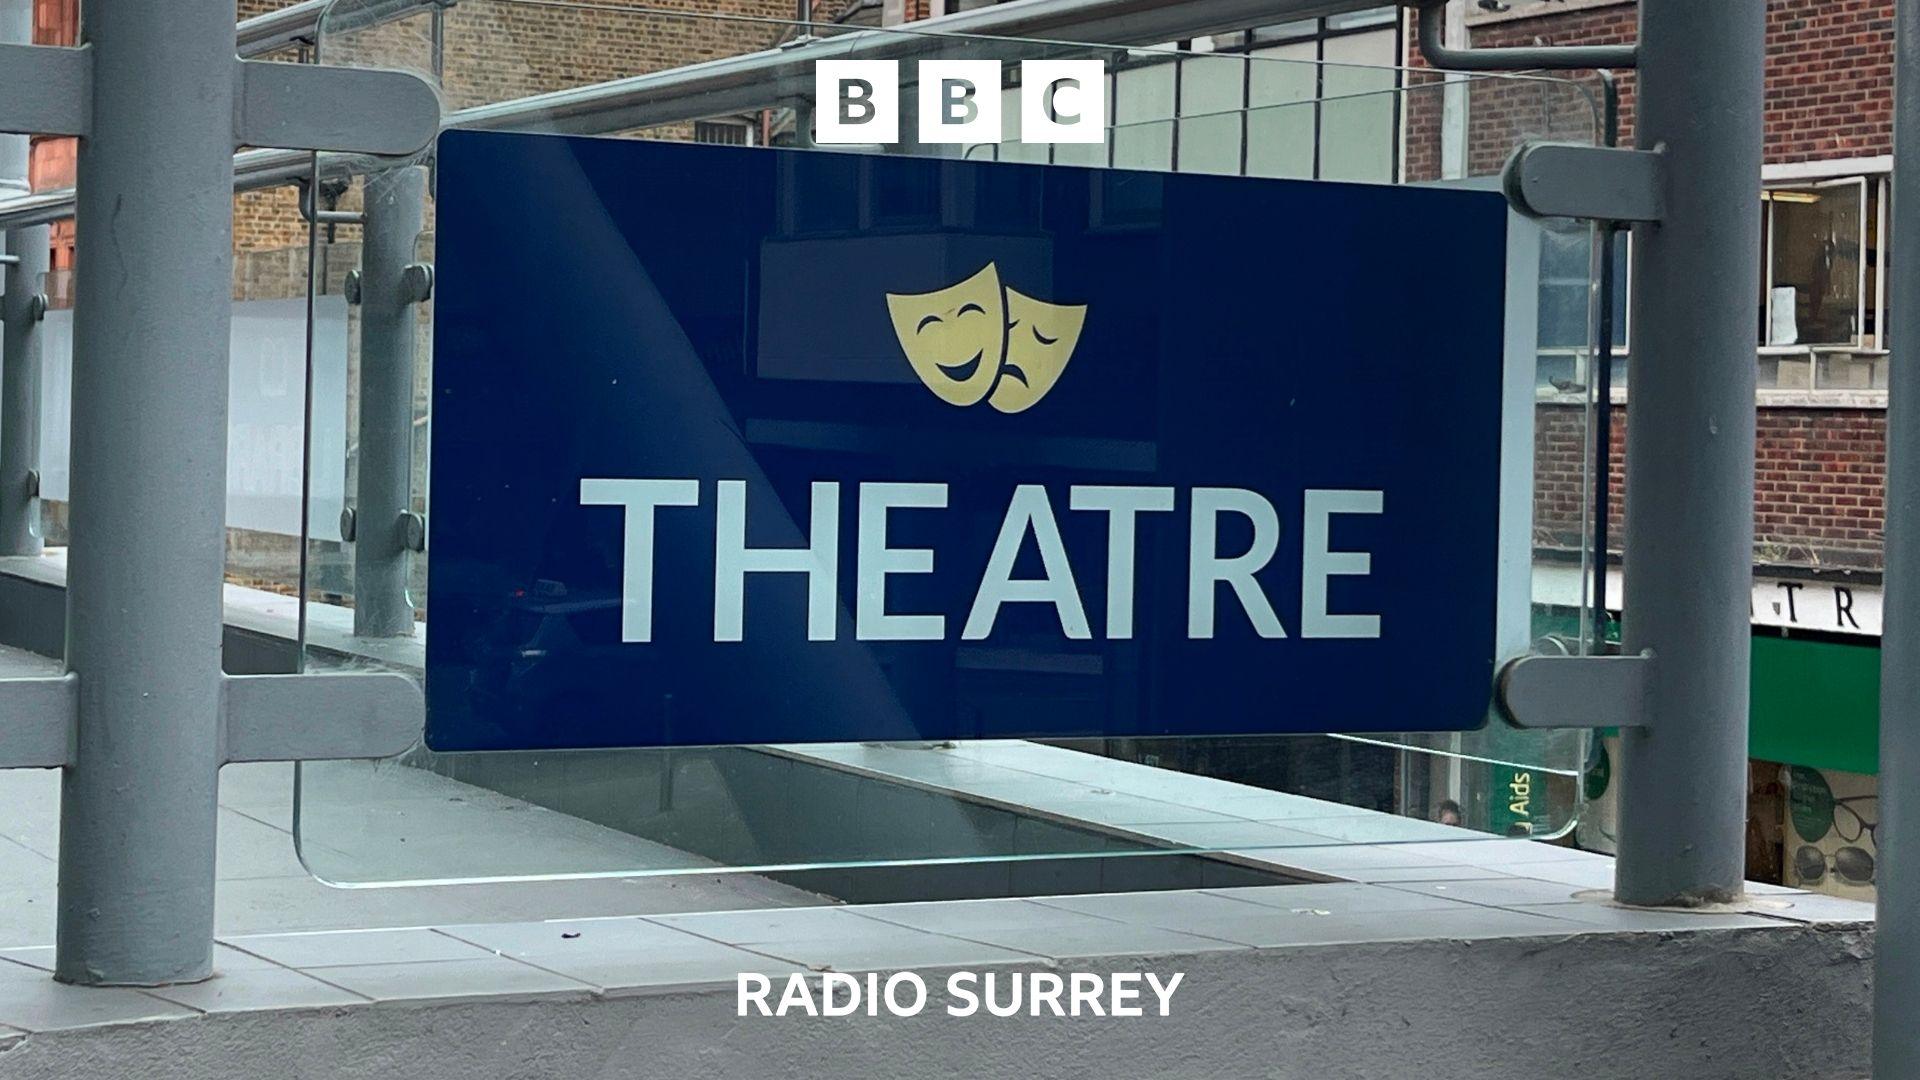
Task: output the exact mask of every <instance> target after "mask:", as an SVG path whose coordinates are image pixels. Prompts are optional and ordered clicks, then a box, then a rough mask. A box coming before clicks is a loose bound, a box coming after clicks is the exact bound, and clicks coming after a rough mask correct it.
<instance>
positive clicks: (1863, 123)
mask: <svg viewBox="0 0 1920 1080" xmlns="http://www.w3.org/2000/svg"><path fill="white" fill-rule="evenodd" d="M1893 3H1894V0H1768V3H1767V83H1766V93H1767V118H1766V131H1767V145H1766V160H1767V161H1768V162H1793V161H1817V160H1822V159H1826V158H1846V157H1869V156H1872V155H1876V154H1887V153H1891V152H1892V149H1893V127H1892V109H1893ZM1409 17H1411V16H1409ZM1636 17H1637V9H1636V6H1635V5H1633V4H1618V5H1612V6H1607V7H1598V8H1586V9H1583V10H1579V11H1572V12H1566V13H1559V14H1547V15H1541V16H1538V17H1535V18H1526V19H1515V20H1512V21H1509V22H1496V23H1486V24H1482V25H1479V26H1475V27H1473V28H1471V37H1472V40H1473V44H1474V45H1476V46H1501V45H1610V44H1620V43H1624V42H1629V41H1632V40H1634V37H1635V35H1636V31H1637V27H1636V25H1635V20H1636ZM1407 40H1408V63H1409V64H1410V65H1413V66H1416V67H1424V66H1425V62H1424V60H1423V59H1422V57H1421V56H1420V49H1419V46H1418V44H1417V43H1415V41H1414V35H1412V34H1411V33H1410V34H1409V35H1408V37H1407ZM1569 74H1570V76H1571V77H1573V78H1576V79H1579V80H1581V81H1582V83H1583V84H1586V85H1590V86H1591V85H1593V80H1592V77H1591V73H1587V72H1573V73H1569ZM1619 76H1620V89H1621V109H1620V121H1621V122H1620V141H1621V144H1622V145H1630V144H1631V143H1632V141H1633V102H1634V76H1633V73H1632V72H1630V71H1628V72H1620V73H1619ZM1417 96H1418V97H1419V98H1422V99H1429V100H1420V101H1417V102H1409V105H1410V108H1409V137H1408V144H1407V145H1408V174H1409V176H1410V177H1411V178H1415V179H1424V178H1427V177H1429V176H1433V175H1437V174H1438V156H1437V154H1438V146H1439V139H1438V134H1437V132H1438V115H1439V95H1438V94H1436V93H1429V94H1423V95H1417ZM1539 96H1540V95H1539V91H1538V90H1537V89H1533V88H1529V87H1528V86H1527V85H1526V84H1524V83H1489V84H1486V85H1484V86H1481V87H1477V88H1476V89H1475V91H1474V101H1473V104H1472V106H1471V116H1472V123H1473V127H1474V129H1475V130H1474V131H1473V133H1472V150H1471V156H1472V169H1473V172H1474V174H1475V175H1480V174H1485V173H1488V172H1491V171H1493V170H1495V169H1497V168H1499V166H1500V164H1501V162H1502V161H1503V160H1504V159H1505V157H1506V154H1507V152H1508V151H1509V150H1510V149H1511V148H1512V144H1513V140H1512V134H1513V131H1514V130H1516V118H1525V117H1526V116H1527V115H1528V114H1529V112H1530V111H1532V112H1537V111H1538V106H1537V104H1536V102H1537V99H1538V97H1539ZM1534 122H1537V121H1534ZM1416 124H1417V125H1418V126H1415V125H1416ZM1429 129H1430V130H1429Z"/></svg>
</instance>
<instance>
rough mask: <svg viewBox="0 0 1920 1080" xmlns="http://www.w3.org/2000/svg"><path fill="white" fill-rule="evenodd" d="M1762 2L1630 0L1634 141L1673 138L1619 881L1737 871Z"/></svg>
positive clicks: (1656, 252) (1643, 272) (1644, 237)
mask: <svg viewBox="0 0 1920 1080" xmlns="http://www.w3.org/2000/svg"><path fill="white" fill-rule="evenodd" d="M1765 21H1766V5H1765V4H1760V3H1736V2H1722V3H1701V2H1700V0H1641V4H1640V37H1639V41H1640V45H1639V49H1640V57H1639V60H1640V69H1639V80H1640V81H1639V115H1638V117H1637V118H1636V122H1635V140H1636V142H1637V143H1638V145H1639V147H1640V148H1641V149H1643V150H1653V149H1659V150H1661V151H1662V152H1664V153H1665V154H1666V155H1667V158H1668V164H1669V167H1668V169H1667V190H1666V217H1665V219H1664V220H1663V221H1662V222H1661V223H1660V224H1659V225H1658V226H1656V227H1653V228H1647V229H1639V230H1636V235H1635V240H1636V243H1635V245H1634V270H1635V273H1634V275H1633V281H1632V290H1633V304H1634V307H1633V311H1634V313H1635V320H1634V326H1635V334H1636V336H1635V340H1634V343H1633V355H1632V359H1631V363H1632V368H1631V371H1630V375H1629V380H1628V385H1629V386H1630V387H1631V393H1632V395H1633V403H1632V406H1631V407H1630V408H1628V410H1627V445H1628V452H1627V474H1628V475H1627V525H1626V543H1625V547H1626V570H1627V582H1626V597H1625V601H1626V612H1625V618H1626V623H1625V627H1624V631H1625V639H1626V640H1625V645H1626V651H1627V652H1629V653H1636V652H1639V651H1641V650H1643V649H1645V650H1652V651H1653V653H1654V655H1655V664H1656V666H1655V673H1654V676H1653V680H1652V685H1651V686H1650V687H1649V690H1648V697H1647V715H1648V718H1649V723H1650V726H1649V727H1647V728H1636V729H1628V730H1626V731H1625V732H1623V734H1622V736H1621V770H1620V771H1621V793H1620V858H1619V862H1618V865H1617V869H1616V872H1617V878H1616V881H1615V885H1614V893H1615V895H1616V896H1617V897H1618V898H1619V899H1620V900H1621V901H1622V902H1625V903H1630V904H1680V905H1694V904H1701V903H1709V902H1714V901H1723V900H1728V899H1731V898H1732V897H1735V896H1737V895H1739V893H1740V890H1741V883H1742V880H1743V879H1744V876H1745V875H1744V873H1743V870H1744V862H1745V850H1746V847H1745V833H1746V787H1747V698H1748V686H1747V678H1748V668H1749V665H1750V661H1749V650H1750V648H1751V645H1750V641H1749V638H1750V634H1751V631H1750V628H1749V626H1748V605H1749V603H1750V597H1751V595H1752V585H1753V443H1754V420H1755V410H1754V367H1755V361H1754V334H1753V295H1754V293H1753V290H1754V285H1753V283H1754V282H1756V281H1758V280H1760V278H1759V275H1760V234H1759V221H1760V215H1759V212H1758V210H1757V207H1758V206H1759V205H1760V156H1761V153H1760V151H1761V76H1762V63H1763V60H1764V58H1765V55H1766V50H1765Z"/></svg>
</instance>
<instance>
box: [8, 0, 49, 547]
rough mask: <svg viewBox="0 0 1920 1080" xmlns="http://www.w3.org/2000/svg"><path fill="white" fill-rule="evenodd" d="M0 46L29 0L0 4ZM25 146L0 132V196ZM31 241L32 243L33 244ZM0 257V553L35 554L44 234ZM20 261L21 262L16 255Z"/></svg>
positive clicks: (15, 238) (29, 12)
mask: <svg viewBox="0 0 1920 1080" xmlns="http://www.w3.org/2000/svg"><path fill="white" fill-rule="evenodd" d="M0 42H5V43H7V44H11V45H28V44H31V43H32V42H33V0H0ZM27 156H28V142H27V137H26V136H25V135H0V196H7V197H11V196H15V195H25V194H27V193H28V192H29V191H31V190H32V188H31V186H30V185H29V184H28V182H27ZM36 237H37V239H36ZM5 250H6V252H7V253H8V254H10V255H13V256H14V257H15V258H16V259H22V260H23V261H21V262H15V263H11V264H8V265H7V266H6V267H5V268H4V270H5V283H4V285H0V288H4V290H5V293H4V295H0V324H3V327H0V555H38V554H39V553H40V538H39V537H38V536H36V535H35V533H36V532H37V531H38V530H37V529H36V528H35V526H36V524H37V522H36V521H35V517H34V512H33V511H34V502H33V497H34V494H35V492H34V491H33V489H32V487H31V486H30V485H29V483H28V474H29V473H30V472H31V471H32V470H33V469H34V467H35V466H36V464H37V463H38V461H39V455H38V451H37V450H36V449H35V447H36V443H37V441H38V440H37V438H36V436H37V435H38V434H39V427H40V410H39V402H38V399H37V397H36V395H35V393H34V388H35V385H36V383H35V376H36V375H37V374H38V368H39V349H38V345H37V344H36V339H37V338H38V337H39V335H38V334H37V333H35V325H34V323H35V322H36V321H37V320H35V319H33V318H32V316H33V314H34V312H33V305H32V297H33V296H34V295H37V294H38V293H39V291H40V278H41V275H43V274H45V273H46V270H47V230H46V229H45V228H37V229H16V230H13V231H11V232H9V233H7V235H6V248H5ZM23 257H24V258H23Z"/></svg>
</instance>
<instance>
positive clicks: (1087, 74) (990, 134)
mask: <svg viewBox="0 0 1920 1080" xmlns="http://www.w3.org/2000/svg"><path fill="white" fill-rule="evenodd" d="M918 65H919V67H918V71H917V74H918V75H919V82H918V89H917V91H916V95H915V104H916V106H917V109H916V113H917V115H918V117H919V136H920V142H922V143H966V144H970V145H977V144H981V143H997V142H999V141H1000V140H1001V138H1002V130H1003V125H1002V123H1001V121H1002V119H1003V117H1002V116H1001V93H1000V88H1001V86H1002V85H1003V84H1002V82H1001V68H1000V61H998V60H921V61H918ZM1106 80H1107V65H1106V62H1105V61H1102V60H1022V61H1020V106H1019V107H1020V116H1019V120H1020V141H1021V142H1023V143H1099V142H1105V141H1106V137H1107V94H1106ZM813 92H814V135H813V138H814V141H815V142H816V143H823V144H827V145H836V144H838V145H847V144H862V145H874V144H891V143H897V142H899V141H900V61H898V60H821V61H819V62H818V63H817V64H815V65H814V71H813Z"/></svg>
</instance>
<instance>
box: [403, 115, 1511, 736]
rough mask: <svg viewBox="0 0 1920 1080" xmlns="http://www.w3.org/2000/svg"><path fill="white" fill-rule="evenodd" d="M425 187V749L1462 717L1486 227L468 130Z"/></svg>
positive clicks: (1343, 198) (1493, 202) (1362, 727)
mask: <svg viewBox="0 0 1920 1080" xmlns="http://www.w3.org/2000/svg"><path fill="white" fill-rule="evenodd" d="M438 177H439V180H438V183H439V191H438V200H439V201H438V236H437V252H436V259H437V264H438V266H437V270H438V273H437V282H436V287H435V294H434V318H435V326H434V350H435V353H434V364H433V375H434V380H433V468H434V477H433V485H432V492H433V496H432V507H431V515H430V521H431V523H432V537H431V548H430V550H431V552H432V560H433V561H432V584H431V589H430V592H429V603H428V625H429V627H430V632H429V636H428V641H427V695H428V717H427V741H428V743H429V745H431V746H432V747H433V748H434V749H436V750H442V751H447V750H497V749H533V748H557V747H612V746H677V745H709V744H737V743H780V742H809V741H840V740H912V739H947V738H993V737H1081V736H1112V737H1127V736H1164V735H1233V734H1261V733H1283V732H1334V731H1342V732H1360V731H1422V730H1424V731H1441V730H1462V729H1468V728H1473V727H1477V726H1479V725H1480V724H1481V723H1482V722H1483V721H1484V720H1485V718H1486V716H1487V711H1488V707H1489V701H1490V696H1491V694H1490V688H1491V685H1492V679H1493V674H1494V672H1493V666H1494V660H1495V657H1494V634H1495V630H1494V621H1495V582H1494V576H1495V561H1496V544H1497V532H1498V528H1497V526H1498V521H1497V518H1498V510H1499V506H1498V501H1499V500H1498V483H1499V476H1498V473H1499V452H1500V445H1499V440H1500V430H1501V417H1500V403H1501V385H1502V374H1501V373H1502V341H1503V334H1502V317H1503V311H1504V310H1505V297H1504V291H1505V272H1504V267H1505V248H1506V208H1505V205H1504V203H1503V202H1502V200H1501V199H1500V197H1499V196H1498V195H1494V194H1490V193H1477V192H1459V191H1436V190H1421V189H1412V188H1395V187H1373V186H1358V185H1345V184H1331V183H1298V182H1288V181H1277V180H1248V179H1239V178H1228V177H1211V176H1182V175H1160V174H1152V173H1137V172H1128V171H1120V170H1087V169H1078V168H1068V167H1048V166H1035V165H1014V164H998V163H974V162H960V161H938V160H926V159H914V158H906V157H876V156H855V155H847V154H834V153H827V152H817V151H777V150H766V149H740V148H729V147H715V146H700V145H689V144H679V143H665V142H640V141H622V140H602V139H584V138H562V137H555V136H541V135H513V134H496V133H477V132H451V133H448V134H446V135H444V136H443V137H442V138H441V141H440V158H439V169H438ZM1426 252H1446V253H1447V256H1446V258H1445V260H1444V261H1438V260H1436V259H1434V258H1431V257H1425V256H1423V255H1421V253H1426ZM583 481H584V482H585V486H584V487H583ZM645 481H656V482H657V483H651V484H649V483H643V482H645ZM648 500H653V501H654V502H655V503H657V505H653V506H652V507H651V509H646V508H643V507H642V505H641V504H643V503H646V502H647V501H648ZM888 502H891V503H892V506H891V508H888V506H887V505H886V503H888ZM1116 503H1118V504H1120V505H1125V506H1132V507H1134V508H1135V509H1133V510H1123V511H1115V510H1113V509H1112V507H1113V505H1115V504H1116ZM1315 506H1318V507H1320V509H1321V511H1322V512H1321V513H1319V514H1314V513H1312V512H1311V511H1312V509H1313V508H1314V507H1315ZM1376 511H1377V512H1376ZM1129 526H1130V528H1129ZM809 545H811V546H809ZM777 549H788V550H787V552H786V553H784V554H782V553H780V552H779V551H778V550H777ZM996 553H997V555H998V557H996ZM1128 554H1130V555H1131V557H1132V565H1131V568H1130V570H1131V572H1130V573H1116V572H1115V571H1116V568H1119V569H1120V570H1122V571H1124V570H1126V569H1127V567H1126V566H1125V562H1126V556H1127V555H1128ZM649 561H650V563H651V565H650V567H649V566H648V562H649ZM773 567H783V568H784V569H760V568H773ZM649 571H650V572H649ZM1208 607H1211V609H1212V614H1211V618H1210V619H1209V618H1207V617H1206V609H1207V608H1208ZM904 616H918V618H903V617H904ZM1209 624H1210V625H1209Z"/></svg>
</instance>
